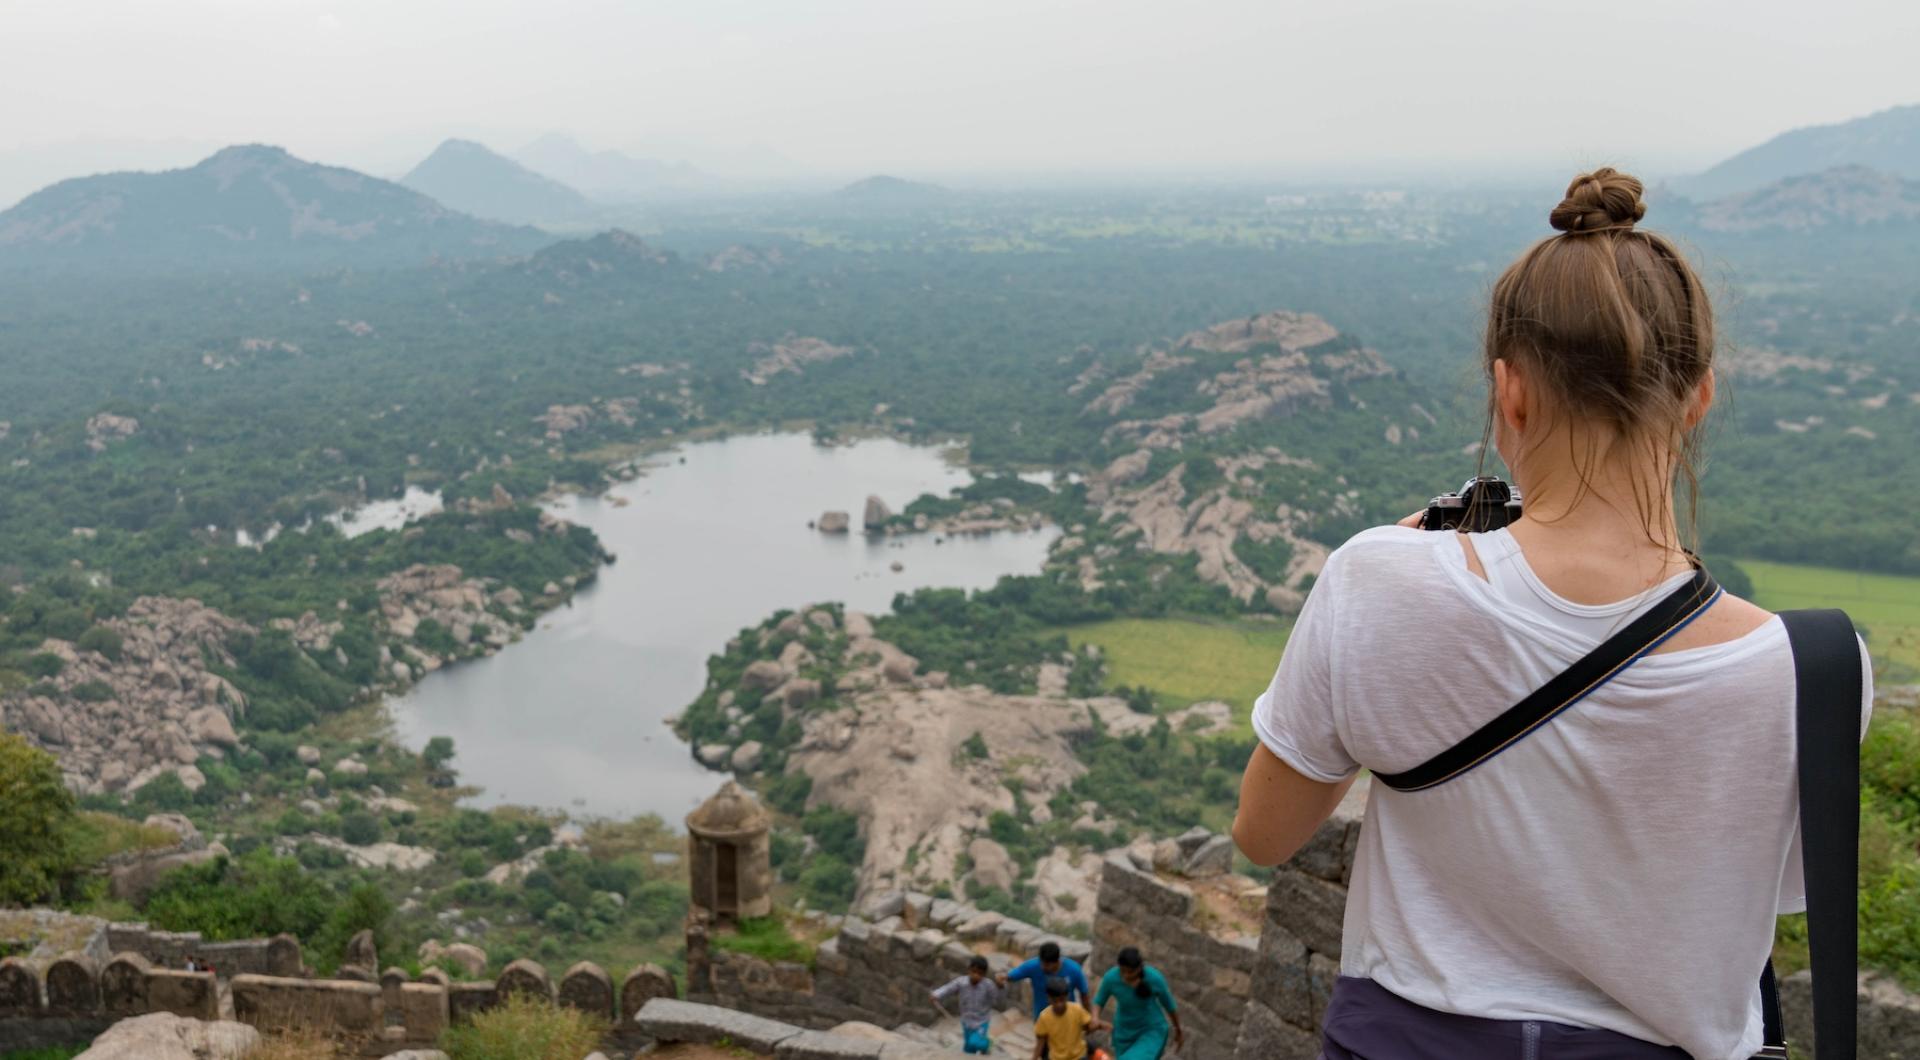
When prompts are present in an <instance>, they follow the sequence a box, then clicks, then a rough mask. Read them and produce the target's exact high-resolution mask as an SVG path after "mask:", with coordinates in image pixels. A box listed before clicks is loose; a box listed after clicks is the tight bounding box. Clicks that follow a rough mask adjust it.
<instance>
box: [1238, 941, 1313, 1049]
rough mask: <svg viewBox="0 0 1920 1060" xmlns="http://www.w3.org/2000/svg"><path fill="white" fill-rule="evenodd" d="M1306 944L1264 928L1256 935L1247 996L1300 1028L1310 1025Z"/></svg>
mask: <svg viewBox="0 0 1920 1060" xmlns="http://www.w3.org/2000/svg"><path fill="white" fill-rule="evenodd" d="M1307 959H1308V953H1307V945H1306V943H1304V942H1301V941H1300V940H1299V939H1296V938H1294V937H1293V936H1292V935H1289V934H1287V933H1286V931H1285V930H1283V929H1281V928H1279V927H1275V926H1274V925H1272V924H1269V925H1267V930H1266V931H1265V932H1263V933H1262V934H1261V936H1260V953H1259V959H1258V961H1256V962H1255V964H1254V967H1253V981H1252V983H1251V984H1249V986H1248V996H1249V997H1252V998H1257V999H1259V1000H1260V1001H1263V1002H1265V1003H1266V1004H1267V1005H1269V1006H1271V1007H1272V1008H1273V1009H1274V1011H1275V1012H1276V1013H1277V1014H1278V1015H1279V1017H1280V1018H1281V1019H1283V1020H1286V1021H1287V1022H1288V1023H1292V1024H1294V1025H1296V1026H1300V1027H1310V1026H1313V1025H1314V1023H1313V1006H1312V1000H1311V998H1310V997H1309V995H1308V989H1307V975H1308V964H1307Z"/></svg>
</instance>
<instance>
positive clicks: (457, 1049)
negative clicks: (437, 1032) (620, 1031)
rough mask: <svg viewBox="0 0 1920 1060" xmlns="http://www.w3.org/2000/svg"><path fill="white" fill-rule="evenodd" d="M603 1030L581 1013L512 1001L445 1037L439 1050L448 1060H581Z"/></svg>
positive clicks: (519, 999)
mask: <svg viewBox="0 0 1920 1060" xmlns="http://www.w3.org/2000/svg"><path fill="white" fill-rule="evenodd" d="M604 1030H605V1028H604V1026H603V1024H602V1022H601V1021H600V1020H598V1019H595V1018H594V1017H593V1016H591V1015H588V1014H587V1013H584V1012H581V1011H580V1010H579V1009H574V1008H568V1007H566V1006H564V1005H550V1004H548V1003H546V1002H544V1001H539V1000H535V999H533V998H528V997H525V996H521V995H514V996H512V997H509V998H508V999H507V1000H506V1001H504V1002H502V1003H501V1004H499V1005H497V1006H495V1007H493V1008H491V1009H488V1010H487V1011H485V1012H481V1013H478V1014H476V1015H475V1016H474V1017H473V1022H471V1023H469V1024H467V1025H465V1026H462V1027H454V1028H452V1029H450V1030H448V1031H447V1032H446V1033H445V1034H443V1035H441V1037H440V1048H441V1049H442V1050H444V1051H445V1052H446V1054H447V1056H448V1058H449V1060H580V1058H581V1057H583V1056H585V1055H587V1054H588V1053H590V1052H593V1051H594V1050H595V1049H598V1048H599V1047H600V1036H601V1034H602V1033H603V1031H604Z"/></svg>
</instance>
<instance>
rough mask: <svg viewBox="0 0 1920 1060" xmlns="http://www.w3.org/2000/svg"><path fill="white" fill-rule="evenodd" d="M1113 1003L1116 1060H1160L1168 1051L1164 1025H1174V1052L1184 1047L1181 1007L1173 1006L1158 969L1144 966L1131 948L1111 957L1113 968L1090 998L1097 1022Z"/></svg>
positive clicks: (1185, 1041)
mask: <svg viewBox="0 0 1920 1060" xmlns="http://www.w3.org/2000/svg"><path fill="white" fill-rule="evenodd" d="M1108 1001H1112V1002H1114V1015H1113V1054H1114V1057H1115V1060H1160V1055H1161V1054H1162V1053H1165V1052H1166V1051H1167V1021H1168V1020H1172V1021H1173V1048H1174V1051H1175V1052H1178V1051H1180V1049H1181V1048H1183V1047H1184V1046H1185V1045H1186V1044H1187V1032H1186V1031H1185V1030H1183V1029H1181V1027H1180V1007H1179V1006H1178V1005H1175V1004H1174V1003H1173V991H1172V990H1170V989H1168V988H1167V977H1166V976H1164V975H1161V974H1160V969H1158V968H1154V967H1152V966H1150V965H1148V964H1147V962H1146V960H1145V958H1143V957H1141V956H1140V950H1139V949H1138V948H1137V947H1134V946H1127V947H1125V948H1123V949H1122V950H1121V951H1120V952H1119V953H1118V954H1116V955H1115V956H1114V959H1113V967H1112V968H1109V969H1107V974H1105V975H1103V976H1101V977H1100V989H1099V990H1098V991H1096V992H1095V993H1094V995H1093V1011H1094V1015H1095V1016H1096V1018H1097V1017H1098V1015H1099V1014H1100V1013H1102V1012H1104V1011H1106V1008H1107V1002H1108Z"/></svg>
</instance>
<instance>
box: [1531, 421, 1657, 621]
mask: <svg viewBox="0 0 1920 1060" xmlns="http://www.w3.org/2000/svg"><path fill="white" fill-rule="evenodd" d="M1575 441H1576V444H1575V445H1574V446H1569V445H1568V438H1567V437H1566V436H1565V435H1564V434H1562V435H1561V436H1559V437H1555V438H1550V439H1547V440H1546V441H1545V442H1544V444H1536V445H1533V446H1530V447H1528V448H1526V449H1524V450H1522V453H1521V455H1520V456H1518V457H1517V458H1516V459H1515V460H1514V461H1511V462H1510V466H1511V468H1512V471H1513V476H1514V485H1515V486H1516V487H1518V488H1519V489H1520V492H1521V496H1522V501H1523V513H1524V514H1523V515H1522V517H1521V519H1520V521H1519V522H1517V523H1515V524H1514V526H1513V531H1514V536H1515V539H1516V540H1518V541H1519V542H1520V545H1521V547H1522V548H1523V549H1525V550H1526V551H1527V552H1528V554H1529V559H1530V561H1531V562H1532V563H1533V564H1534V566H1535V567H1536V569H1537V570H1539V572H1540V573H1541V574H1542V576H1543V577H1547V580H1548V584H1549V585H1550V586H1552V585H1553V582H1554V581H1555V580H1563V579H1564V580H1567V581H1569V582H1571V584H1569V585H1567V587H1566V588H1568V589H1571V590H1572V591H1571V592H1564V591H1563V595H1568V596H1570V597H1574V598H1578V597H1583V596H1588V597H1595V598H1597V599H1598V600H1599V601H1600V602H1605V601H1607V600H1611V599H1614V598H1616V597H1615V596H1614V595H1612V594H1615V593H1617V592H1618V591H1619V590H1620V589H1622V588H1624V587H1626V586H1627V583H1635V584H1637V585H1638V586H1645V585H1650V584H1654V583H1657V582H1659V581H1662V580H1664V579H1665V578H1667V577H1668V576H1670V575H1672V574H1674V573H1677V572H1678V571H1681V570H1684V569H1686V568H1687V567H1688V566H1689V565H1690V563H1691V560H1690V559H1689V558H1688V556H1687V554H1686V552H1685V550H1684V549H1683V548H1682V546H1681V538H1680V533H1679V528H1678V525H1677V523H1676V521H1675V519H1674V515H1673V489H1672V472H1671V467H1672V464H1671V461H1670V459H1669V458H1668V457H1667V455H1666V454H1665V453H1664V452H1660V451H1655V450H1649V449H1647V448H1645V447H1639V446H1631V445H1625V444H1623V445H1619V446H1613V447H1607V446H1596V447H1587V446H1585V445H1584V444H1582V443H1581V442H1580V440H1579V439H1576V440H1575ZM1589 452H1590V453H1592V454H1593V456H1592V457H1591V459H1583V458H1584V457H1585V455H1586V454H1587V453H1589ZM1553 570H1558V571H1559V572H1560V575H1561V579H1555V578H1553V577H1548V575H1549V573H1550V571H1553ZM1553 587H1554V588H1555V589H1556V591H1561V587H1560V586H1553Z"/></svg>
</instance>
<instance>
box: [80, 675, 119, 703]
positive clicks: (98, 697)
mask: <svg viewBox="0 0 1920 1060" xmlns="http://www.w3.org/2000/svg"><path fill="white" fill-rule="evenodd" d="M73 698H75V699H77V700H79V701H80V702H82V703H105V702H106V701H107V700H109V699H112V698H113V686H112V685H110V684H108V683H106V682H105V681H102V680H100V679H99V678H97V677H96V678H94V679H93V680H91V681H82V682H80V683H79V684H77V685H74V686H73Z"/></svg>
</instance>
